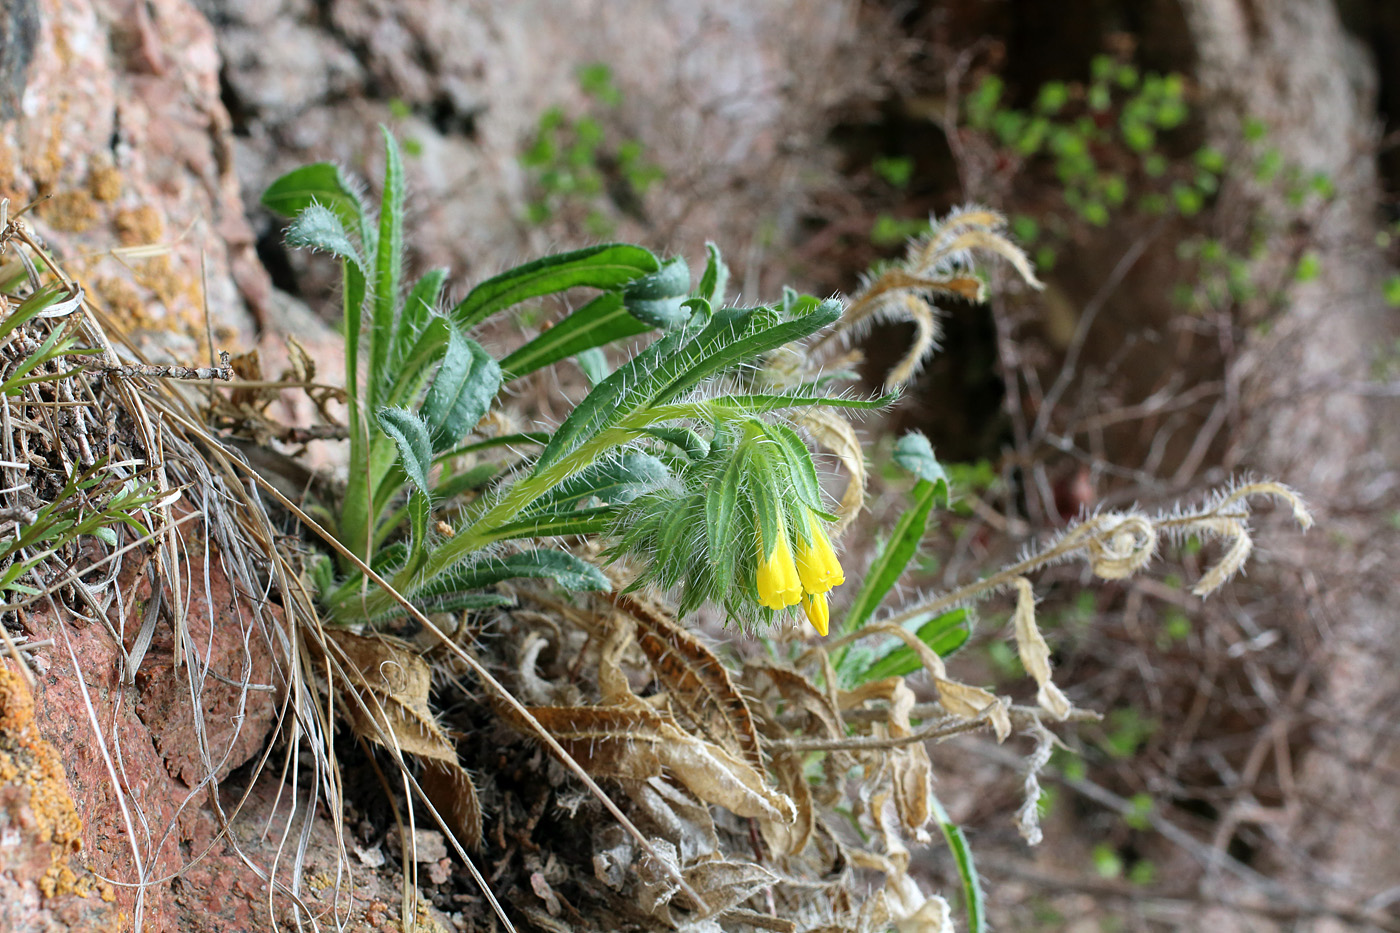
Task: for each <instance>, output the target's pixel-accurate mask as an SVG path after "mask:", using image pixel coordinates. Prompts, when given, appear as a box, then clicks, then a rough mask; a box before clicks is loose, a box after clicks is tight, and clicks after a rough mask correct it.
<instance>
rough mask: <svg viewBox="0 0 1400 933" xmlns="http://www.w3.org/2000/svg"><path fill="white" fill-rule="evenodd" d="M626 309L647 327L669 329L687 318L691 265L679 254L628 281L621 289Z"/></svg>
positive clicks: (688, 312) (682, 322) (688, 317)
mask: <svg viewBox="0 0 1400 933" xmlns="http://www.w3.org/2000/svg"><path fill="white" fill-rule="evenodd" d="M622 294H623V302H624V304H625V305H626V307H627V310H628V312H629V313H630V314H631V315H632V316H633V317H635V318H636V319H637V320H639V321H641V322H642V323H643V324H646V325H647V326H649V327H656V328H660V329H661V330H669V329H670V328H672V327H678V326H680V325H681V324H684V323H685V322H686V321H687V320H689V319H690V311H689V309H687V308H686V307H685V306H684V302H685V300H686V299H687V298H688V297H690V267H689V266H688V265H686V262H685V260H684V259H682V258H681V257H679V256H677V257H675V258H674V259H669V260H667V261H666V262H665V263H664V264H662V266H661V268H660V269H658V270H657V271H655V272H653V273H651V274H650V275H644V276H642V277H641V278H639V279H636V280H635V281H633V282H631V283H630V284H629V285H628V286H627V287H626V288H624V289H623V291H622Z"/></svg>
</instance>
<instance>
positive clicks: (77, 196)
mask: <svg viewBox="0 0 1400 933" xmlns="http://www.w3.org/2000/svg"><path fill="white" fill-rule="evenodd" d="M39 216H41V217H43V218H44V220H45V221H46V222H47V223H48V225H49V226H50V227H52V228H53V229H55V230H62V231H64V232H66V233H82V232H83V231H84V230H91V229H92V228H93V226H94V225H95V224H96V223H97V218H98V213H97V203H96V202H95V201H93V199H92V195H91V194H89V193H88V192H86V191H82V190H74V191H61V192H59V193H58V194H56V195H54V196H53V197H52V198H49V199H48V200H47V201H45V202H44V203H43V204H41V205H40V207H39Z"/></svg>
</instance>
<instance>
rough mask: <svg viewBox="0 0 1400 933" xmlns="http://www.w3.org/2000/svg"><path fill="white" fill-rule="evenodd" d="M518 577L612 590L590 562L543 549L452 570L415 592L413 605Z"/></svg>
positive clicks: (587, 589) (567, 586)
mask: <svg viewBox="0 0 1400 933" xmlns="http://www.w3.org/2000/svg"><path fill="white" fill-rule="evenodd" d="M519 577H530V578H533V579H538V580H553V581H554V582H555V583H558V584H559V585H560V586H562V587H564V588H565V589H569V590H581V591H586V592H598V591H602V590H609V589H611V588H612V586H611V584H610V583H609V582H608V578H607V576H606V575H605V574H604V573H603V571H601V570H599V569H598V568H597V567H596V566H594V565H593V564H590V563H589V562H588V561H586V560H584V559H582V558H580V557H575V556H574V555H573V554H570V553H568V552H567V551H555V550H550V549H540V550H535V551H523V552H521V553H519V554H507V555H506V556H505V557H501V558H489V559H486V560H482V561H480V562H478V563H475V564H468V565H466V566H461V567H456V568H453V569H452V570H449V571H448V572H447V573H444V574H442V575H441V576H439V577H437V578H436V579H434V580H432V581H430V582H429V583H427V584H426V585H424V586H422V587H420V588H418V589H415V590H414V592H413V594H412V598H413V599H414V601H419V600H432V599H434V598H437V597H444V596H452V595H455V594H458V593H467V592H470V591H472V590H480V589H483V588H485V587H488V586H491V585H492V584H495V583H500V582H501V581H502V580H513V579H516V578H519Z"/></svg>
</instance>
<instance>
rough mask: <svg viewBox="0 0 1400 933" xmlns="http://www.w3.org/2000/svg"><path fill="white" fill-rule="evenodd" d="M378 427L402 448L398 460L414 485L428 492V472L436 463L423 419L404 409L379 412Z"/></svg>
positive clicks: (387, 409)
mask: <svg viewBox="0 0 1400 933" xmlns="http://www.w3.org/2000/svg"><path fill="white" fill-rule="evenodd" d="M378 419H379V427H380V428H381V429H382V430H383V431H384V433H385V434H387V435H389V437H390V438H391V439H392V440H393V442H394V445H395V446H396V447H398V449H399V463H400V464H401V465H402V466H403V471H404V473H405V474H407V476H408V478H409V479H410V480H412V481H413V485H414V486H416V487H418V490H419V491H420V492H422V493H423V494H424V495H427V494H428V471H429V470H430V469H432V466H433V445H432V441H431V440H430V439H429V435H428V426H427V424H425V423H424V422H423V419H422V418H421V417H419V416H418V415H416V414H414V413H413V412H411V411H408V410H406V409H403V408H384V409H381V410H380V411H379V412H378Z"/></svg>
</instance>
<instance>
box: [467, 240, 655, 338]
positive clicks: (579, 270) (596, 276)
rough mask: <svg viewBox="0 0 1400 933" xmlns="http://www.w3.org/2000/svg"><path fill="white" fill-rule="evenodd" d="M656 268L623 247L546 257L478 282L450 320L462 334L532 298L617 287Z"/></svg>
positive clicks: (641, 253)
mask: <svg viewBox="0 0 1400 933" xmlns="http://www.w3.org/2000/svg"><path fill="white" fill-rule="evenodd" d="M660 265H661V264H660V263H659V262H657V259H656V257H655V256H653V255H652V254H651V253H650V252H648V251H647V250H645V249H642V248H641V247H640V246H631V245H628V244H625V243H609V244H604V245H601V246H590V247H588V248H587V249H580V250H575V251H574V252H572V253H560V254H558V255H556V256H545V257H544V258H542V259H536V260H535V261H534V262H527V263H525V264H524V265H523V266H516V267H515V268H514V269H511V270H510V271H509V272H504V273H502V274H500V275H498V276H496V277H495V278H491V279H487V280H486V281H485V282H482V283H481V284H480V285H478V286H477V287H476V288H474V289H472V290H471V293H470V294H468V295H467V297H466V298H463V299H462V300H461V301H460V302H459V303H458V304H457V306H456V307H455V308H453V309H452V319H453V320H454V321H456V322H457V324H458V326H460V327H461V328H463V329H464V330H465V329H467V328H470V327H474V326H476V325H477V324H479V323H481V322H482V321H484V320H485V319H486V318H488V317H490V316H491V315H492V314H494V313H496V312H497V311H501V310H503V309H505V308H509V307H510V306H512V305H515V304H519V303H520V302H522V301H526V300H528V299H530V298H538V297H540V296H541V295H552V294H554V293H555V292H562V291H564V290H565V289H569V288H575V287H577V286H588V287H591V288H601V289H613V288H619V287H621V286H623V285H626V284H627V283H628V282H631V281H632V280H633V279H635V278H637V277H638V276H643V275H648V274H650V273H652V272H655V271H656V270H657V269H658V268H660Z"/></svg>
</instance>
